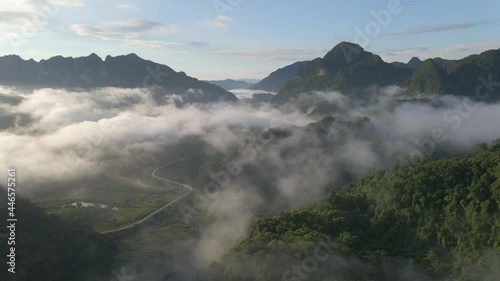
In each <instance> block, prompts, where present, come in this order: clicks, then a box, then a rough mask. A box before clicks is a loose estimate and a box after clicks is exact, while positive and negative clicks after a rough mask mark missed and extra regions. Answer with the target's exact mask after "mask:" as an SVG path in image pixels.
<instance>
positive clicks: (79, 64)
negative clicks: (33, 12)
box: [0, 54, 237, 102]
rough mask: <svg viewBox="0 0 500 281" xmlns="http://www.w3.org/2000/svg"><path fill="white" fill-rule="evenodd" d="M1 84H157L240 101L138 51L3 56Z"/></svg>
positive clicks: (163, 90)
mask: <svg viewBox="0 0 500 281" xmlns="http://www.w3.org/2000/svg"><path fill="white" fill-rule="evenodd" d="M0 84H2V85H5V86H16V87H22V88H28V89H35V88H44V87H50V88H69V89H72V88H83V89H89V88H96V87H120V88H137V87H145V88H154V89H155V91H156V92H157V93H159V94H162V95H168V94H176V95H180V96H182V97H183V98H184V99H185V100H186V101H188V102H190V101H193V102H218V101H236V100H237V98H236V97H235V96H234V95H233V94H232V93H229V92H227V91H226V90H224V89H222V88H221V87H219V86H216V85H212V84H209V83H207V82H203V81H200V80H198V79H195V78H192V77H189V76H187V75H186V73H184V72H176V71H174V70H173V69H172V68H170V67H168V66H166V65H162V64H158V63H155V62H152V61H149V60H145V59H142V58H140V57H139V56H137V55H136V54H129V55H125V56H116V57H112V56H107V57H106V58H105V60H102V59H101V58H100V57H99V56H97V55H96V54H91V55H89V56H88V57H78V58H72V57H62V56H56V57H52V58H50V59H47V60H41V61H39V62H36V61H34V60H33V59H30V60H23V59H22V58H21V57H19V56H17V55H9V56H4V57H0Z"/></svg>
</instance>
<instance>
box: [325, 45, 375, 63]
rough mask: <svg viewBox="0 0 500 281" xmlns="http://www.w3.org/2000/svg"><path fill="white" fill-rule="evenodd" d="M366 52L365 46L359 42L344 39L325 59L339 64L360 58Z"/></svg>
mask: <svg viewBox="0 0 500 281" xmlns="http://www.w3.org/2000/svg"><path fill="white" fill-rule="evenodd" d="M363 53H365V50H364V49H363V47H361V46H360V45H358V44H355V43H350V42H345V41H342V42H340V43H339V44H337V45H336V46H335V47H333V49H332V50H331V51H330V52H328V53H327V54H326V55H325V57H324V59H325V60H326V61H330V62H333V63H336V64H339V65H344V64H346V63H350V62H352V61H353V60H354V61H355V60H358V59H359V58H360V57H361V55H362V54H363Z"/></svg>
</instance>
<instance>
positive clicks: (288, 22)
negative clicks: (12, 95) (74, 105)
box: [0, 0, 500, 80]
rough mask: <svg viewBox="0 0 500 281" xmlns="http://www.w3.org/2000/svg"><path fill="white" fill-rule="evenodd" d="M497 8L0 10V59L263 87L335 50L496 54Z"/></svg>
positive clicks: (416, 1)
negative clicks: (137, 69)
mask: <svg viewBox="0 0 500 281" xmlns="http://www.w3.org/2000/svg"><path fill="white" fill-rule="evenodd" d="M499 10H500V1H497V0H484V1H465V0H441V1H431V0H357V1H346V0H344V1H341V0H307V1H305V0H303V1H299V0H286V1H285V0H161V1H160V0H142V1H138V0H127V1H121V0H116V1H115V0H0V32H1V34H3V36H1V37H0V56H3V55H8V54H18V55H20V56H21V57H22V58H24V59H29V58H33V59H35V60H40V59H47V58H49V57H52V56H56V55H62V56H72V57H81V56H88V55H89V54H91V53H96V54H97V55H99V56H100V57H101V58H103V59H104V58H105V57H106V56H107V55H112V56H116V55H123V54H129V53H136V54H137V55H139V56H140V57H142V58H145V59H149V60H153V61H155V62H158V63H162V64H166V65H168V66H170V67H171V68H173V69H174V70H176V71H184V72H186V73H187V74H188V75H190V76H193V77H196V78H199V79H202V80H215V79H227V78H231V79H262V78H264V77H265V76H267V75H268V74H269V73H270V72H272V71H274V70H276V69H277V68H280V67H283V66H286V65H288V64H291V63H293V62H296V61H301V60H311V59H314V58H317V57H323V56H324V55H325V54H326V53H327V52H328V51H329V50H330V49H332V48H333V47H334V46H335V45H336V44H338V43H339V42H341V41H349V42H354V43H358V44H359V45H361V46H362V47H363V48H365V49H366V50H368V51H370V52H373V53H376V54H379V55H380V56H381V57H382V58H383V59H384V60H386V61H389V62H392V61H403V62H406V61H408V60H409V59H410V58H411V57H413V56H418V57H420V58H421V59H426V58H432V57H438V56H439V57H443V58H448V59H458V58H462V57H465V56H468V55H470V54H474V53H479V52H482V51H484V50H488V49H498V48H500V37H499V36H498V29H499V27H500V21H499V14H498V11H499Z"/></svg>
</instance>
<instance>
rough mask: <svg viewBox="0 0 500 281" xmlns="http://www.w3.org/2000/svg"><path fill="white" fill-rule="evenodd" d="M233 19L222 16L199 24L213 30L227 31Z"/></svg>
mask: <svg viewBox="0 0 500 281" xmlns="http://www.w3.org/2000/svg"><path fill="white" fill-rule="evenodd" d="M232 22H233V19H232V18H231V17H228V16H224V15H220V16H217V17H216V18H215V19H213V20H206V21H200V22H199V23H200V24H202V25H204V26H206V27H208V28H213V29H226V28H227V27H228V26H229V24H231V23H232Z"/></svg>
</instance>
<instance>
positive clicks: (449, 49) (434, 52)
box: [374, 40, 500, 62]
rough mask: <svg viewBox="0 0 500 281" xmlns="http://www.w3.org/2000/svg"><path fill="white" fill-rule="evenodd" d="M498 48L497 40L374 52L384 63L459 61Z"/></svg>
mask: <svg viewBox="0 0 500 281" xmlns="http://www.w3.org/2000/svg"><path fill="white" fill-rule="evenodd" d="M499 47H500V41H499V40H491V41H477V42H466V43H462V44H455V45H451V46H445V47H441V48H430V47H414V48H401V49H389V50H382V51H380V52H377V51H376V50H374V52H376V53H379V54H380V56H381V57H382V58H383V59H384V60H385V61H389V62H392V61H401V62H407V61H408V60H409V59H411V58H412V57H419V58H420V59H422V60H425V59H428V58H436V57H441V58H444V59H461V58H464V57H466V56H470V55H472V54H479V53H482V52H484V51H487V50H491V49H498V48H499Z"/></svg>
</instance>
